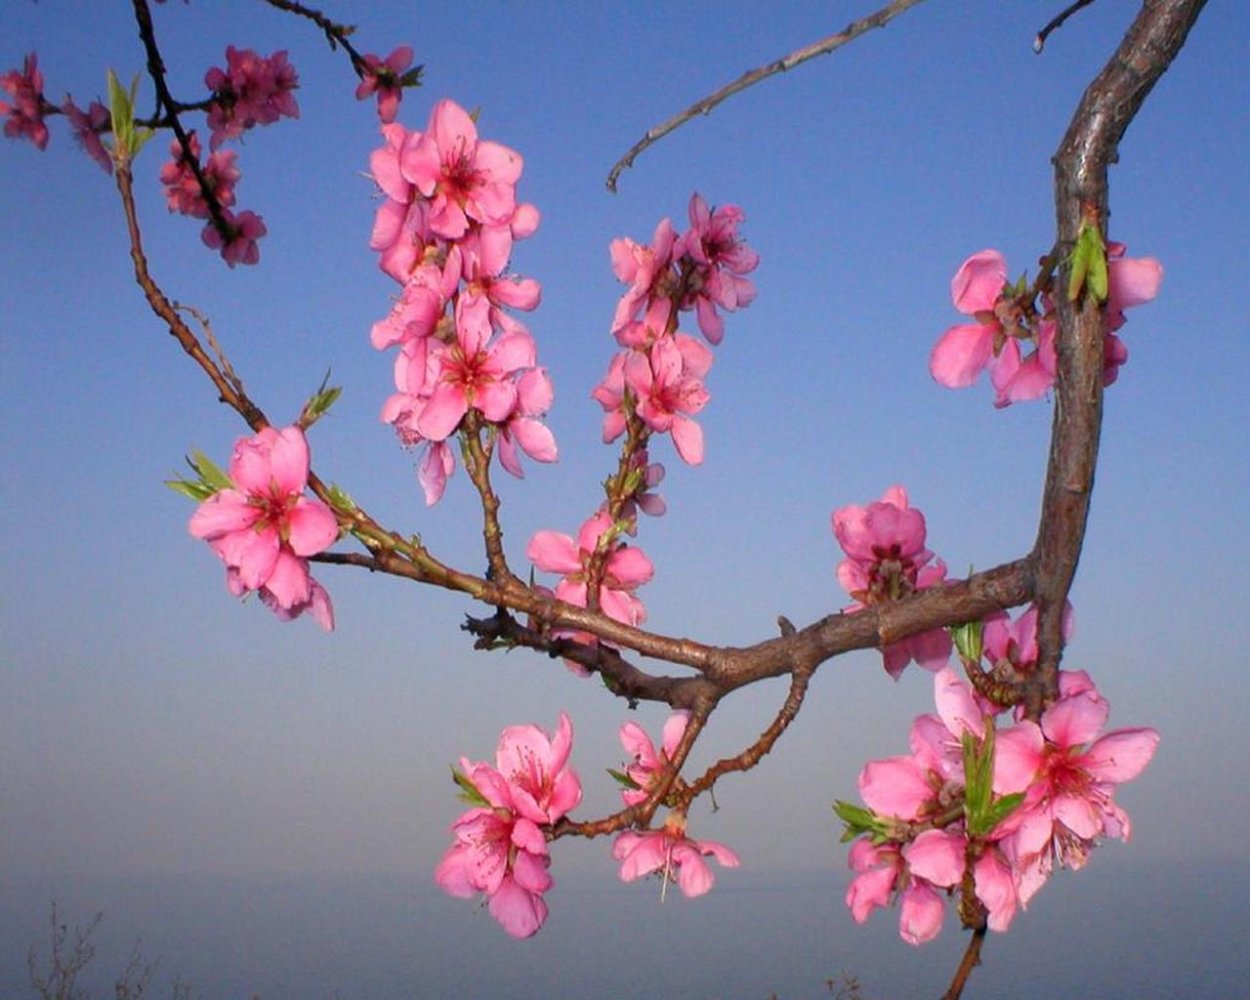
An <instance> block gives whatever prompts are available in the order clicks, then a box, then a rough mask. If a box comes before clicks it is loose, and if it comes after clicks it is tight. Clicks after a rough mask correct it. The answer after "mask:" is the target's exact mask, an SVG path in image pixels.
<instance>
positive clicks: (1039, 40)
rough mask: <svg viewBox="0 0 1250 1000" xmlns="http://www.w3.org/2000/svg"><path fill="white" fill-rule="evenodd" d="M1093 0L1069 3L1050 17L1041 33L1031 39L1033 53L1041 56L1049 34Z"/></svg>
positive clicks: (1078, 0)
mask: <svg viewBox="0 0 1250 1000" xmlns="http://www.w3.org/2000/svg"><path fill="white" fill-rule="evenodd" d="M1093 2H1094V0H1076V3H1070V4H1068V6H1066V7H1065V8H1064V9H1063V10H1061V11H1060V12H1059V13H1058V14H1056V15H1055V16H1054V17H1052V18H1051V19H1050V20H1049V21H1048V22H1047V23H1046V27H1044V28H1043V29H1042V30H1041V31H1039V32H1038V33H1037V37H1035V38H1034V39H1033V51H1034V52H1036V53H1038V55H1041V52H1042V49H1043V48H1044V47H1045V45H1046V39H1047V38H1049V37H1050V33H1051V32H1052V31H1055V30H1056V29H1057V28H1059V27H1060V26H1062V24H1063V22H1064V21H1066V20H1067V19H1068V18H1070V17H1071V16H1072V15H1073V14H1075V13H1076V12H1077V11H1078V10H1080V9H1081V8H1082V7H1088V6H1089V5H1090V4H1092V3H1093Z"/></svg>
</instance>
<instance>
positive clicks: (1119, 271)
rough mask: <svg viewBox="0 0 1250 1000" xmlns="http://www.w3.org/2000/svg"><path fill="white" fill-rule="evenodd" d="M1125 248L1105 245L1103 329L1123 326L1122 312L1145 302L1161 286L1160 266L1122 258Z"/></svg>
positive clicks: (1150, 259) (1151, 260) (1148, 260)
mask: <svg viewBox="0 0 1250 1000" xmlns="http://www.w3.org/2000/svg"><path fill="white" fill-rule="evenodd" d="M1127 251H1128V248H1127V247H1126V246H1125V245H1124V244H1123V243H1116V242H1114V241H1112V242H1109V243H1108V244H1107V329H1108V330H1111V331H1114V330H1118V329H1120V327H1122V326H1123V325H1124V322H1125V320H1124V310H1125V309H1130V308H1132V307H1133V306H1140V305H1143V304H1144V303H1146V302H1149V301H1150V300H1151V299H1153V298H1154V297H1155V296H1156V295H1158V294H1159V286H1160V285H1161V284H1163V265H1162V264H1160V263H1159V262H1158V261H1157V260H1155V258H1153V257H1126V256H1125V253H1126V252H1127Z"/></svg>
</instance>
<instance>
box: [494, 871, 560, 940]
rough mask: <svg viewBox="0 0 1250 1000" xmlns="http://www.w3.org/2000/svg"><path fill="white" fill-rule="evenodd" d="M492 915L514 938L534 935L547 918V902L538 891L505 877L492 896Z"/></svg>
mask: <svg viewBox="0 0 1250 1000" xmlns="http://www.w3.org/2000/svg"><path fill="white" fill-rule="evenodd" d="M490 915H491V916H492V917H494V918H495V919H496V920H498V921H499V923H500V925H502V927H503V929H504V930H505V931H507V932H508V933H509V934H510V935H512V937H514V938H528V937H533V936H534V935H535V934H536V933H537V932H538V929H539V928H540V927H541V926H542V925H543V921H544V920H546V919H547V904H546V902H545V901H544V900H543V898H542V896H540V895H538V894H537V893H532V892H529V891H527V890H525V889H522V888H521V887H520V886H519V885H517V884H516V882H515V880H513V879H511V878H505V879H504V880H503V882H502V883H500V886H499V888H498V890H496V891H495V892H494V893H493V894H492V895H491V897H490Z"/></svg>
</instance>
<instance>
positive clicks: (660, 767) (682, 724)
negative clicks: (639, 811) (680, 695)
mask: <svg viewBox="0 0 1250 1000" xmlns="http://www.w3.org/2000/svg"><path fill="white" fill-rule="evenodd" d="M689 721H690V713H689V712H688V711H685V710H682V711H678V712H674V713H673V714H672V715H670V716H669V717H668V720H667V721H666V722H665V723H664V730H663V733H662V734H661V738H660V749H659V750H656V748H655V744H654V743H652V742H651V737H650V736H648V735H647V731H646V730H645V729H643V728H642V726H640V725H638V723H636V722H626V723H625V724H624V725H623V726H621V733H620V737H621V746H623V747H624V748H625V752H626V753H627V754H629V755H630V756H631V758H632V761H631V763H629V764H627V765H626V767H625V774H626V776H627V777H628V778H629V779H630V780H631V781H632V782H633V783H634V784H635V785H636V786H637V787H635V788H624V789H622V790H621V798H622V799H623V800H624V801H625V804H626V805H627V806H636V805H637V804H638V803H639V802H644V801H646V798H647V796H648V795H649V794H650V792H651V788H652V786H653V785H654V784H655V781H656V779H657V778H659V776H660V775H661V774H662V773H663V771H664V769H665V768H666V767H668V764H669V761H671V760H672V759H673V754H674V753H676V751H677V745H678V744H679V743H681V738H682V736H684V735H685V733H686V724H687V723H688V722H689Z"/></svg>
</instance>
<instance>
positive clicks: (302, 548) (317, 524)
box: [287, 497, 339, 556]
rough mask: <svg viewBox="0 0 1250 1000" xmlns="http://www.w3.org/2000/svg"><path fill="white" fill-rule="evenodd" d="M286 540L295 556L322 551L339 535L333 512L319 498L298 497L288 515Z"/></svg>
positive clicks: (309, 554)
mask: <svg viewBox="0 0 1250 1000" xmlns="http://www.w3.org/2000/svg"><path fill="white" fill-rule="evenodd" d="M287 524H288V527H289V531H288V535H287V538H288V541H289V542H290V545H291V551H293V552H294V553H295V554H296V555H297V556H311V555H316V554H317V553H318V552H324V551H325V550H326V549H328V548H329V547H330V546H331V545H333V544H334V541H335V539H337V538H338V537H339V526H338V522H337V521H336V520H335V518H334V514H333V512H332V511H331V510H330V508H329V507H327V506H326V505H325V504H323V503H322V502H321V501H320V500H310V499H308V498H307V497H300V498H299V500H297V501H296V502H295V507H294V508H293V509H292V510H291V513H290V514H289V516H288V520H287Z"/></svg>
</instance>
